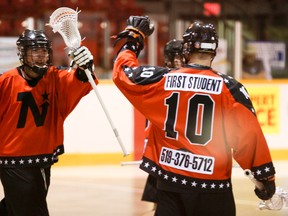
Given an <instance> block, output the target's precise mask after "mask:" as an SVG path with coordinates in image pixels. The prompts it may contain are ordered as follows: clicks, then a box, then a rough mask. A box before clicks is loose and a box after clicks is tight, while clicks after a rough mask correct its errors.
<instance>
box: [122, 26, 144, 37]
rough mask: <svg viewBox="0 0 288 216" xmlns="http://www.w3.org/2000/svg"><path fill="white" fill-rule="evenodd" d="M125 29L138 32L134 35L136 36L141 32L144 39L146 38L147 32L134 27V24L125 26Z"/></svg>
mask: <svg viewBox="0 0 288 216" xmlns="http://www.w3.org/2000/svg"><path fill="white" fill-rule="evenodd" d="M125 30H128V31H133V32H134V33H136V35H133V37H134V38H137V37H139V34H140V35H141V36H142V38H143V39H144V38H145V34H144V33H143V32H141V31H140V30H139V29H137V28H134V27H133V26H127V27H126V28H125ZM137 34H138V35H137ZM129 35H130V34H129Z"/></svg>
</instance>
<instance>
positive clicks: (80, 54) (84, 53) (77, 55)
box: [68, 46, 94, 72]
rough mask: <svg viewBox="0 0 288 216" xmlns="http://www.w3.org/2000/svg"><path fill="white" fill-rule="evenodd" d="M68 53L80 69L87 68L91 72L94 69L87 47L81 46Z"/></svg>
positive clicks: (91, 56)
mask: <svg viewBox="0 0 288 216" xmlns="http://www.w3.org/2000/svg"><path fill="white" fill-rule="evenodd" d="M68 55H69V57H70V58H71V59H72V60H73V62H74V63H75V64H76V65H77V66H78V67H80V68H81V69H82V70H85V69H87V68H88V69H89V70H90V71H91V72H93V71H94V64H93V62H94V60H93V55H92V54H91V52H90V51H89V49H88V48H87V47H85V46H81V47H79V48H78V49H77V50H76V51H74V52H70V53H69V54H68Z"/></svg>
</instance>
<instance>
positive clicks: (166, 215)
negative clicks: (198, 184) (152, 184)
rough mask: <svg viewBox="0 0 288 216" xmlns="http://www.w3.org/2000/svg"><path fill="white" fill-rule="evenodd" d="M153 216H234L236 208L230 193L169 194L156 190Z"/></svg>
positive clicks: (195, 192) (192, 192) (193, 192)
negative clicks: (155, 204) (156, 199)
mask: <svg viewBox="0 0 288 216" xmlns="http://www.w3.org/2000/svg"><path fill="white" fill-rule="evenodd" d="M157 198H158V202H157V207H156V211H155V215H154V216H215V215H217V216H218V215H219V216H220V215H221V216H235V215H236V207H235V201H234V196H233V192H232V191H227V192H221V193H208V192H198V191H190V192H186V193H185V192H169V191H164V190H159V189H158V190H157Z"/></svg>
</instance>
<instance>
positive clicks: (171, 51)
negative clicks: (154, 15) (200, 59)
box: [164, 39, 183, 67]
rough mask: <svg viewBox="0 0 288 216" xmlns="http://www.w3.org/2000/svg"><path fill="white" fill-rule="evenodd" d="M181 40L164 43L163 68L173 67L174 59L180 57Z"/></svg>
mask: <svg viewBox="0 0 288 216" xmlns="http://www.w3.org/2000/svg"><path fill="white" fill-rule="evenodd" d="M182 49H183V44H182V40H176V39H173V40H171V41H169V42H168V43H166V45H165V47H164V59H165V66H168V67H174V63H173V62H174V59H175V57H176V56H181V55H182Z"/></svg>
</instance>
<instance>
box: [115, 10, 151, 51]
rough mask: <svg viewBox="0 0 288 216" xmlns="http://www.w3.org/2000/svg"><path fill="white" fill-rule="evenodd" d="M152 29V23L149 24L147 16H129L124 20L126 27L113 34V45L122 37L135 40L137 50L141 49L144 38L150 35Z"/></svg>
mask: <svg viewBox="0 0 288 216" xmlns="http://www.w3.org/2000/svg"><path fill="white" fill-rule="evenodd" d="M153 31H154V25H153V24H150V19H149V17H148V16H130V17H129V18H128V19H127V21H126V28H125V29H124V30H123V31H122V32H120V33H119V34H118V35H116V36H113V37H114V38H116V41H115V43H114V46H116V44H117V43H118V41H119V40H120V39H122V38H127V39H128V40H132V41H135V42H136V43H137V45H138V46H137V48H138V50H142V49H143V47H144V39H145V38H146V37H148V36H150V35H151V34H152V33H153Z"/></svg>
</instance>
